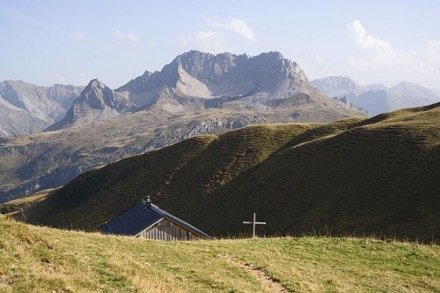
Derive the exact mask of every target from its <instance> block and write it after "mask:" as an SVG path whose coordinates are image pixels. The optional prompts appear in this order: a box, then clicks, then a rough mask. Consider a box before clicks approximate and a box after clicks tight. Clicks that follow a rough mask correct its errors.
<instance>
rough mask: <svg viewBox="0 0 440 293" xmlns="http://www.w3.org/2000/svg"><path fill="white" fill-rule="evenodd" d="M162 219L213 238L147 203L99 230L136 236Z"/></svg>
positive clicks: (126, 212) (123, 214)
mask: <svg viewBox="0 0 440 293" xmlns="http://www.w3.org/2000/svg"><path fill="white" fill-rule="evenodd" d="M162 218H165V219H168V220H169V221H172V222H174V223H175V224H177V225H180V226H181V227H183V228H184V229H186V230H188V231H190V232H191V233H194V234H196V235H200V236H202V237H205V238H211V236H209V235H208V234H206V233H205V232H203V231H201V230H200V229H198V228H196V227H194V226H193V225H191V224H189V223H188V222H185V221H184V220H182V219H180V218H178V217H176V216H174V215H172V214H170V213H168V212H166V211H164V210H162V209H160V208H159V207H158V206H156V205H154V204H152V203H151V202H147V201H141V202H140V203H138V204H137V205H135V206H134V207H132V208H130V209H128V210H127V211H125V212H123V213H122V214H120V215H119V216H117V217H116V218H114V219H112V220H111V221H110V222H108V223H106V224H104V225H103V226H101V228H100V229H99V230H100V231H101V232H102V233H105V234H118V235H136V234H138V233H140V232H141V231H142V230H145V229H146V228H148V227H149V226H151V225H153V224H154V223H156V222H157V221H158V220H160V219H162Z"/></svg>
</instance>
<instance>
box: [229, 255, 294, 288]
mask: <svg viewBox="0 0 440 293" xmlns="http://www.w3.org/2000/svg"><path fill="white" fill-rule="evenodd" d="M221 257H222V258H223V259H225V260H226V261H227V262H228V263H230V264H232V265H235V266H237V267H240V268H242V269H244V270H246V271H247V272H248V273H250V274H251V275H253V276H254V277H256V278H257V279H258V280H259V281H260V282H261V284H262V285H263V287H264V288H266V289H267V290H268V291H269V292H276V293H284V292H289V290H287V289H286V288H284V287H283V285H281V284H280V282H278V281H277V280H275V279H273V278H272V277H271V276H269V275H268V274H267V273H266V272H264V271H263V270H260V269H257V268H255V267H254V266H252V265H251V264H249V263H247V262H244V261H242V260H239V259H237V258H235V257H233V256H230V255H221Z"/></svg>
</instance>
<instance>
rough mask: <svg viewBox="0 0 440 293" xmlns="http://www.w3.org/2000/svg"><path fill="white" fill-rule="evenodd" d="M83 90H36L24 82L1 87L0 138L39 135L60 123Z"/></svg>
mask: <svg viewBox="0 0 440 293" xmlns="http://www.w3.org/2000/svg"><path fill="white" fill-rule="evenodd" d="M81 90H82V87H74V86H70V85H54V86H53V87H42V86H35V85H33V84H29V83H25V82H23V81H11V80H8V81H3V82H1V83H0V136H10V135H18V134H29V133H35V132H39V131H41V130H42V129H44V128H46V127H48V126H49V125H51V124H53V123H54V122H57V121H59V120H61V119H62V118H63V117H64V116H65V114H66V112H67V109H69V107H70V105H71V104H72V102H73V101H74V100H75V99H76V98H77V97H78V96H79V93H80V92H81Z"/></svg>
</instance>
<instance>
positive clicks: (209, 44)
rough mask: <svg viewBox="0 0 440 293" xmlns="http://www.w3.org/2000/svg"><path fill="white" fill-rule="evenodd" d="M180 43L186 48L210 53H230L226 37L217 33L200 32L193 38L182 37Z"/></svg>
mask: <svg viewBox="0 0 440 293" xmlns="http://www.w3.org/2000/svg"><path fill="white" fill-rule="evenodd" d="M180 43H181V44H182V45H184V46H185V47H191V48H192V49H200V50H203V51H206V52H209V53H222V52H226V51H229V48H228V47H227V46H226V42H225V39H224V37H223V36H222V35H221V34H219V33H218V32H215V31H211V30H209V31H199V32H197V34H196V35H195V36H193V37H185V36H184V37H180Z"/></svg>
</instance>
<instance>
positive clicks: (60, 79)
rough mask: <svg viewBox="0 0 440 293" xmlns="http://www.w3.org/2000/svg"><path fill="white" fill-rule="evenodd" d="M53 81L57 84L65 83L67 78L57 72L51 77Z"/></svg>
mask: <svg viewBox="0 0 440 293" xmlns="http://www.w3.org/2000/svg"><path fill="white" fill-rule="evenodd" d="M51 82H52V83H56V84H64V83H65V82H66V78H65V77H64V76H63V75H61V74H59V73H57V74H55V76H54V77H53V78H52V79H51Z"/></svg>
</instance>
